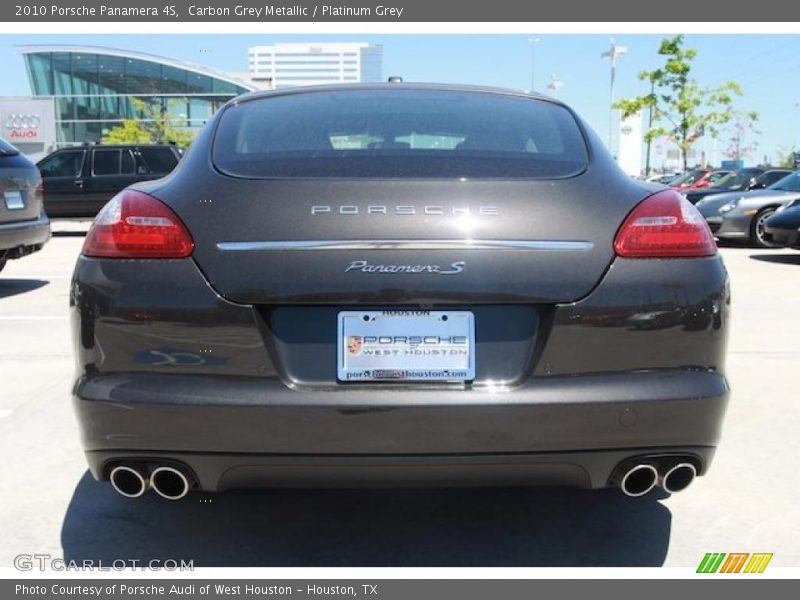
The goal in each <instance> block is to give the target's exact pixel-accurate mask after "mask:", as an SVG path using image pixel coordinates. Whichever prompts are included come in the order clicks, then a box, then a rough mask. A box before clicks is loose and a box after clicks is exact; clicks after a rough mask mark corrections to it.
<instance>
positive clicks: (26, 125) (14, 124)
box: [5, 113, 42, 129]
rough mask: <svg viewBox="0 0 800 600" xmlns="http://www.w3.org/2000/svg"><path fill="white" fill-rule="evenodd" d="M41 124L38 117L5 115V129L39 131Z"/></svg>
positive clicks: (40, 119)
mask: <svg viewBox="0 0 800 600" xmlns="http://www.w3.org/2000/svg"><path fill="white" fill-rule="evenodd" d="M41 124H42V118H41V117H40V116H39V115H32V114H31V115H23V114H15V113H12V114H10V115H6V124H5V125H6V129H39V125H41Z"/></svg>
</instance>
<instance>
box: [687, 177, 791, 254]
mask: <svg viewBox="0 0 800 600" xmlns="http://www.w3.org/2000/svg"><path fill="white" fill-rule="evenodd" d="M797 198H800V171H797V172H794V173H791V174H790V175H787V176H786V177H784V178H783V179H779V180H778V181H777V182H776V183H773V184H772V185H771V186H769V187H768V188H767V189H764V190H756V191H753V192H746V193H743V192H730V193H726V194H715V195H713V196H708V197H706V198H704V199H703V200H701V201H700V202H698V203H697V205H696V206H697V209H698V210H699V211H700V214H702V215H703V218H705V220H706V222H707V223H708V225H709V227H710V228H711V231H712V232H713V233H714V235H716V236H717V237H718V238H720V239H723V240H731V241H743V242H748V243H749V244H750V245H752V246H755V247H756V248H771V247H774V246H775V245H776V244H775V243H774V242H773V241H772V236H771V235H770V234H769V233H768V232H767V231H766V230H765V229H764V225H765V223H766V222H767V219H769V218H770V217H771V216H772V215H773V214H775V211H776V210H778V209H779V208H780V207H781V206H786V205H787V204H789V203H791V202H792V201H794V200H795V199H797Z"/></svg>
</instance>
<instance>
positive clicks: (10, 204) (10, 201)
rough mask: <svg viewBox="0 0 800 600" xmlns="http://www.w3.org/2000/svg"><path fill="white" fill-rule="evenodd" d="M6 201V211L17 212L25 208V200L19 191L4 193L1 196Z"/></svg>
mask: <svg viewBox="0 0 800 600" xmlns="http://www.w3.org/2000/svg"><path fill="white" fill-rule="evenodd" d="M3 196H5V200H6V208H7V209H8V210H19V209H22V208H25V200H24V199H23V198H22V194H21V193H20V192H19V191H13V192H5V193H4V194H3Z"/></svg>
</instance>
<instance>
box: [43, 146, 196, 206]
mask: <svg viewBox="0 0 800 600" xmlns="http://www.w3.org/2000/svg"><path fill="white" fill-rule="evenodd" d="M180 157H181V149H180V148H178V147H177V146H172V145H169V144H163V145H161V144H142V145H131V146H128V145H98V146H89V145H86V146H77V147H72V148H62V149H61V150H56V151H55V152H53V153H52V154H50V155H48V156H46V157H45V158H43V159H42V160H40V161H39V163H38V167H39V170H40V171H41V173H42V177H43V178H44V205H45V209H46V210H47V214H48V215H50V216H51V217H70V218H81V217H84V218H86V217H94V216H95V215H96V214H97V213H98V212H99V211H100V209H101V208H103V206H104V205H105V203H106V202H108V201H109V200H111V198H112V197H113V196H114V195H115V194H116V193H117V192H119V191H120V190H122V189H124V188H126V187H127V186H129V185H131V184H133V183H137V182H140V181H148V180H150V179H156V178H158V177H163V176H164V175H167V174H168V173H169V172H170V171H172V169H174V168H175V165H177V164H178V160H179V159H180Z"/></svg>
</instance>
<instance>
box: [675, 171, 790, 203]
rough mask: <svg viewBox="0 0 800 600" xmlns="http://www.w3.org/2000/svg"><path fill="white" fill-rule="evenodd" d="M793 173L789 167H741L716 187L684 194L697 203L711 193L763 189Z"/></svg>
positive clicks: (689, 191) (690, 200) (688, 191)
mask: <svg viewBox="0 0 800 600" xmlns="http://www.w3.org/2000/svg"><path fill="white" fill-rule="evenodd" d="M791 173H792V171H790V170H789V169H769V170H764V169H762V168H760V167H748V168H747V169H740V170H739V171H736V172H734V173H731V174H730V175H728V176H727V177H725V178H724V179H722V180H720V181H719V182H717V184H716V185H715V186H714V187H708V188H701V189H693V190H687V191H686V192H683V195H684V196H685V197H686V199H687V200H688V201H689V202H691V203H692V204H697V203H698V202H699V201H700V200H702V199H703V198H705V197H706V196H710V195H711V194H724V193H725V192H749V191H752V190H761V189H764V188H766V187H768V186H770V185H772V184H773V183H775V182H777V181H778V180H780V179H783V178H784V177H786V176H787V175H790V174H791Z"/></svg>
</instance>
